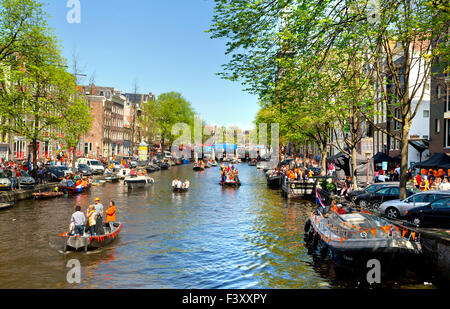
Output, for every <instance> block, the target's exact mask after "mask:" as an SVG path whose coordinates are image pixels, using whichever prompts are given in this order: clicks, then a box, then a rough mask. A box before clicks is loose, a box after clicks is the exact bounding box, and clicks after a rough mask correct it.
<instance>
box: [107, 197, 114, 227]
mask: <svg viewBox="0 0 450 309" xmlns="http://www.w3.org/2000/svg"><path fill="white" fill-rule="evenodd" d="M115 221H116V204H115V203H114V201H111V202H109V207H108V210H106V221H105V223H109V224H110V227H111V228H112V226H111V224H112V223H114V222H115Z"/></svg>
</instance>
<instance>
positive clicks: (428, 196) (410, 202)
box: [379, 191, 450, 219]
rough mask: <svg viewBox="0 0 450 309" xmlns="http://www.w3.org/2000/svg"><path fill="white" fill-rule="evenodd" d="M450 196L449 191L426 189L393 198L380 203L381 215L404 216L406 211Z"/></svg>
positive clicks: (397, 217)
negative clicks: (398, 198)
mask: <svg viewBox="0 0 450 309" xmlns="http://www.w3.org/2000/svg"><path fill="white" fill-rule="evenodd" d="M445 197H450V192H449V191H425V192H420V193H416V194H414V195H412V196H410V197H408V198H406V199H404V200H392V201H387V202H384V203H383V204H381V205H380V208H379V211H380V214H381V215H384V216H387V217H389V218H393V219H399V218H401V217H404V216H405V214H406V212H407V211H409V210H411V209H413V208H415V207H421V206H425V205H427V204H429V203H432V202H434V201H435V200H438V199H441V198H445Z"/></svg>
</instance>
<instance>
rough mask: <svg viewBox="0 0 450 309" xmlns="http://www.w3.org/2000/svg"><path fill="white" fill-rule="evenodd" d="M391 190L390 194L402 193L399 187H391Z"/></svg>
mask: <svg viewBox="0 0 450 309" xmlns="http://www.w3.org/2000/svg"><path fill="white" fill-rule="evenodd" d="M390 189H391V191H390V192H389V195H394V196H397V195H399V194H400V191H399V188H390Z"/></svg>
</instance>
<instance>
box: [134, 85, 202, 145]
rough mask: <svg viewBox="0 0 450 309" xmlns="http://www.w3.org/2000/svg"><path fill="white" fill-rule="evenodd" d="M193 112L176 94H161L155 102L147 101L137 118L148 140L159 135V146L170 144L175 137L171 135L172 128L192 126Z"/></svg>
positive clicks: (189, 104) (187, 103)
mask: <svg viewBox="0 0 450 309" xmlns="http://www.w3.org/2000/svg"><path fill="white" fill-rule="evenodd" d="M194 116H195V112H194V110H193V109H192V106H191V103H189V102H188V101H187V100H186V99H185V98H183V96H182V95H181V94H180V93H178V92H168V93H162V94H160V95H159V96H158V98H157V99H156V101H151V100H149V101H147V102H146V103H144V105H143V113H142V115H141V116H140V117H139V123H140V124H141V125H142V127H143V130H144V132H146V134H147V136H148V138H149V137H155V136H156V135H159V137H160V142H161V145H165V144H166V142H169V144H172V143H173V141H174V140H175V139H177V138H178V137H177V136H173V135H172V127H173V126H174V125H175V124H177V123H186V124H188V125H189V126H190V127H191V128H193V126H194Z"/></svg>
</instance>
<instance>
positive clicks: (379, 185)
mask: <svg viewBox="0 0 450 309" xmlns="http://www.w3.org/2000/svg"><path fill="white" fill-rule="evenodd" d="M388 186H397V187H398V186H399V183H398V182H387V183H374V184H371V185H368V186H367V187H365V188H364V189H362V190H355V191H351V192H349V193H348V195H347V198H348V199H349V200H351V201H355V199H356V197H357V196H359V195H361V194H364V193H371V192H375V191H377V190H378V189H381V188H384V187H388Z"/></svg>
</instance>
